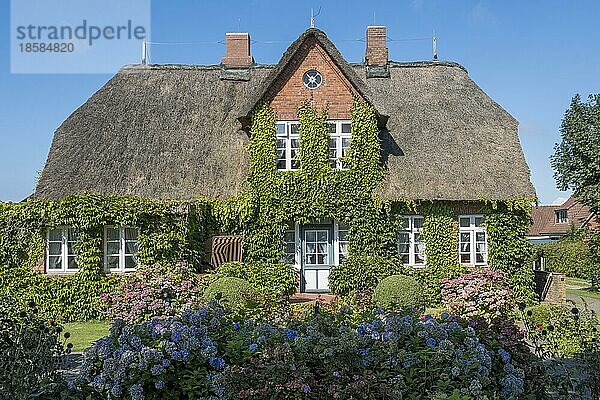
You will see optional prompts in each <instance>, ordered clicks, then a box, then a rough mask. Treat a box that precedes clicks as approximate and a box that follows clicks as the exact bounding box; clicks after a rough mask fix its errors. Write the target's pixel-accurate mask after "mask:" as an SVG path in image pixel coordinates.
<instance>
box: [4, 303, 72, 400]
mask: <svg viewBox="0 0 600 400" xmlns="http://www.w3.org/2000/svg"><path fill="white" fill-rule="evenodd" d="M0 304H1V305H2V306H0V398H2V399H9V398H12V399H14V398H16V399H26V398H29V396H30V395H32V394H33V393H35V392H37V391H38V390H39V389H40V388H41V387H42V386H44V385H46V384H50V383H51V382H53V381H55V380H57V379H58V377H59V375H58V371H59V368H60V366H61V365H62V355H63V354H64V352H65V347H64V344H65V343H64V342H63V341H62V338H61V332H62V328H61V326H60V325H58V324H57V323H56V322H53V321H48V320H46V319H45V318H41V317H40V316H39V315H38V309H37V307H36V305H35V303H33V302H30V303H29V304H28V305H27V306H25V307H22V306H21V305H20V304H19V303H18V302H17V301H16V300H15V299H14V298H9V297H0ZM62 337H64V338H65V339H68V338H69V334H68V333H64V335H62ZM71 347H72V345H71V344H68V345H67V350H68V349H70V348H71ZM68 351H70V350H68Z"/></svg>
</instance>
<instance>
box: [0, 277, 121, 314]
mask: <svg viewBox="0 0 600 400" xmlns="http://www.w3.org/2000/svg"><path fill="white" fill-rule="evenodd" d="M119 283H120V276H117V275H106V276H104V275H91V274H89V273H88V272H86V271H82V272H79V273H77V274H70V275H67V276H49V275H45V274H40V273H38V272H36V271H33V270H32V269H31V268H29V267H14V268H11V267H6V266H0V296H12V297H15V298H17V299H19V301H20V302H21V303H22V304H26V303H28V302H34V303H35V304H37V306H36V308H37V310H38V312H39V315H40V317H43V318H45V319H52V320H57V321H62V322H73V321H88V320H92V319H102V318H104V315H105V313H106V310H107V307H108V304H107V303H106V302H104V301H102V300H101V299H100V295H101V294H102V293H110V292H112V291H114V290H115V288H116V287H117V286H118V285H119Z"/></svg>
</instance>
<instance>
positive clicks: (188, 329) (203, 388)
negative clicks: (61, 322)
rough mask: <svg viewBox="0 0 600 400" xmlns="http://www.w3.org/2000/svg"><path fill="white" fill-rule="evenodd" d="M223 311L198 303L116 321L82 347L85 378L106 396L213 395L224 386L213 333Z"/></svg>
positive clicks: (137, 398) (134, 398)
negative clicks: (162, 315) (174, 313)
mask: <svg viewBox="0 0 600 400" xmlns="http://www.w3.org/2000/svg"><path fill="white" fill-rule="evenodd" d="M222 324H223V321H222V310H221V309H217V310H216V311H214V310H209V309H207V308H204V307H203V308H201V309H199V310H198V311H190V310H187V311H184V312H183V313H182V314H181V315H180V316H178V317H168V318H166V319H157V318H155V319H153V320H152V321H146V322H143V323H141V324H131V325H130V324H126V323H124V322H123V321H122V320H117V321H115V323H114V324H113V325H112V326H111V330H110V335H109V336H107V337H105V338H102V339H100V340H99V341H97V342H96V343H95V344H94V345H93V346H92V347H90V348H89V349H87V350H86V351H85V352H84V355H85V361H84V363H83V365H82V367H81V378H82V380H83V381H84V382H87V383H90V384H92V385H93V386H95V387H97V388H98V389H99V391H101V392H102V393H103V394H104V395H105V396H108V397H109V398H111V399H112V398H124V399H131V400H141V399H165V398H170V399H198V398H204V399H209V398H211V399H217V398H222V395H223V392H224V388H223V385H222V382H221V381H222V373H221V371H222V370H223V368H224V367H225V362H224V360H223V359H222V358H220V357H219V355H218V354H217V353H218V349H217V346H216V343H215V342H214V339H215V338H218V337H219V334H218V332H219V331H220V330H221V329H223V328H224V326H223V325H222Z"/></svg>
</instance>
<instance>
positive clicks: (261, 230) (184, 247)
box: [0, 99, 533, 320]
mask: <svg viewBox="0 0 600 400" xmlns="http://www.w3.org/2000/svg"><path fill="white" fill-rule="evenodd" d="M351 119H352V121H351V122H352V140H351V147H350V150H349V152H348V154H347V156H346V157H345V159H344V162H345V163H346V164H347V165H348V166H349V168H348V169H347V170H339V169H333V168H331V167H330V165H329V159H328V157H329V144H328V140H329V134H328V125H327V110H315V109H314V108H313V107H311V106H310V103H308V102H307V103H305V104H304V105H302V106H301V107H300V108H299V110H298V120H299V122H300V137H301V140H300V148H299V159H300V162H301V166H302V167H301V169H300V170H298V171H277V169H276V164H275V162H274V160H275V159H276V146H275V141H276V121H277V117H276V115H275V113H274V112H273V111H272V109H271V108H270V107H269V106H268V104H264V103H263V104H259V105H258V106H257V107H256V108H255V110H254V112H253V115H252V127H251V136H250V141H249V146H248V149H247V150H248V154H249V160H250V167H249V173H248V176H247V181H246V189H245V190H244V191H243V192H242V193H240V194H239V195H238V196H236V197H234V198H229V199H227V200H224V201H213V200H208V199H199V200H197V201H194V202H181V201H154V200H147V199H140V198H128V197H115V196H95V195H85V196H69V197H66V198H64V199H61V200H59V201H28V202H24V203H19V204H0V266H2V267H1V268H2V270H1V271H0V272H1V273H0V279H2V280H3V281H2V282H0V283H2V288H0V295H1V294H2V293H6V292H12V294H13V295H14V294H18V295H19V296H21V297H22V298H24V299H25V298H31V299H33V300H36V302H37V303H38V304H42V303H43V304H45V305H44V306H42V305H40V306H41V307H46V308H47V309H48V310H47V311H48V314H51V315H54V314H57V313H59V312H60V310H61V309H63V310H64V309H65V308H68V307H70V308H69V310H71V311H72V312H73V316H72V317H67V319H71V320H75V319H89V318H97V317H98V316H99V315H100V313H101V311H102V304H99V303H98V302H99V300H98V294H99V293H101V292H103V291H107V290H110V288H111V287H114V285H115V284H116V282H117V281H118V279H119V278H118V277H115V276H107V275H104V274H103V273H102V256H103V253H102V240H103V229H104V227H105V226H107V225H120V226H135V227H137V228H139V230H140V235H139V241H138V246H139V253H138V258H139V260H140V262H141V263H143V264H154V263H161V262H176V261H179V260H187V261H188V262H189V263H191V264H192V265H195V266H197V265H200V263H201V260H202V258H203V252H204V248H205V247H204V243H205V241H206V240H207V239H208V238H209V237H210V235H212V234H213V233H216V232H226V233H239V234H243V235H244V238H245V239H244V254H245V259H246V261H250V262H252V261H273V262H279V260H281V258H282V256H283V236H284V231H285V230H286V229H287V228H288V226H290V224H292V223H294V222H298V223H310V222H312V221H320V220H336V221H339V222H341V223H343V224H344V225H346V226H348V228H349V233H348V240H349V248H348V251H349V257H351V258H354V260H355V261H354V263H349V265H350V264H351V265H357V264H359V263H357V262H356V260H357V259H358V258H361V259H368V257H379V259H378V260H379V261H377V262H376V263H374V265H382V262H381V258H382V257H383V258H384V259H386V260H389V262H390V263H396V264H397V265H398V266H399V268H401V267H402V266H401V262H400V260H399V257H398V254H397V247H396V246H397V240H398V234H399V230H400V229H401V224H402V218H400V217H401V216H402V215H411V214H412V215H414V214H420V215H423V216H424V231H423V237H424V241H425V245H426V250H425V251H426V257H427V267H426V268H425V269H423V270H419V271H411V273H414V274H415V275H416V276H417V277H418V278H419V279H420V280H421V281H422V283H423V284H424V287H425V290H426V295H427V297H428V299H429V300H430V302H432V303H437V302H439V300H440V297H439V296H440V279H442V278H446V277H455V276H457V275H458V274H460V273H461V272H463V271H464V270H465V267H464V266H461V265H460V264H459V262H458V219H457V216H458V211H457V207H456V205H457V204H456V203H450V202H440V201H426V200H420V201H414V200H406V201H396V202H392V201H389V200H384V199H381V198H380V197H379V196H378V190H379V188H380V185H381V182H382V181H383V178H384V176H385V171H384V169H383V168H382V164H381V159H380V157H381V153H380V152H381V143H380V138H379V129H378V126H377V115H376V111H375V110H374V108H373V107H372V106H370V105H369V104H367V103H365V102H363V101H361V100H358V99H357V100H355V102H354V104H353V106H352V110H351ZM407 173H410V172H408V171H407ZM477 204H478V207H479V209H480V210H481V213H482V214H485V215H486V221H485V226H486V229H487V232H488V245H489V260H490V263H491V265H492V267H493V268H498V269H502V270H505V271H507V272H509V273H510V275H511V279H512V280H513V284H514V288H515V292H516V293H517V295H518V297H519V298H522V299H532V298H533V297H532V295H531V293H532V292H531V289H532V283H533V280H532V276H531V271H530V270H529V265H528V263H527V262H526V260H527V258H528V255H529V252H530V248H529V244H528V242H527V241H526V239H525V234H526V233H527V229H528V227H529V222H530V217H529V215H530V211H531V199H515V200H511V201H504V202H498V201H486V200H482V201H480V202H478V203H477ZM57 226H71V227H73V228H75V230H76V231H77V232H78V238H77V243H76V252H77V262H78V264H79V267H80V269H81V272H80V273H78V274H75V275H71V276H67V277H63V278H56V277H54V278H51V277H47V276H43V275H40V274H36V273H34V272H33V271H32V267H33V266H34V265H35V263H36V262H37V260H38V259H40V257H42V256H43V254H44V250H45V245H46V243H45V235H46V231H47V229H48V228H49V227H57ZM365 257H367V258H365ZM367 262H368V261H367ZM386 270H388V271H394V270H396V269H395V267H389V265H388V266H387V267H386ZM344 271H345V272H344V273H338V274H336V273H335V272H334V271H332V275H331V278H332V279H338V280H339V279H347V277H348V275H351V274H352V271H351V270H348V269H346V270H344ZM373 276H378V277H379V276H380V274H377V273H376V271H375V273H373ZM378 279H379V278H378ZM332 286H334V287H335V286H337V287H342V286H343V287H346V288H348V287H350V286H351V285H349V284H346V285H344V284H342V285H340V284H339V282H338V284H336V283H335V282H334V284H333V285H332ZM32 288H38V289H35V290H34V289H32ZM39 288H42V289H39ZM52 299H55V300H52Z"/></svg>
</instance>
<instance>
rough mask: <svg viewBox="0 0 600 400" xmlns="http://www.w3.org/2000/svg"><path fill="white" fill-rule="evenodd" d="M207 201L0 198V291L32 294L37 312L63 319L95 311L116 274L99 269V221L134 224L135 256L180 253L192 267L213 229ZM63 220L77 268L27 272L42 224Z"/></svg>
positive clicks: (176, 256)
mask: <svg viewBox="0 0 600 400" xmlns="http://www.w3.org/2000/svg"><path fill="white" fill-rule="evenodd" d="M211 208H212V203H211V202H210V201H208V200H205V199H201V200H198V201H194V202H181V201H156V200H148V199H141V198H134V197H117V196H100V195H78V196H67V197H65V198H63V199H61V200H58V201H26V202H22V203H18V204H11V203H0V294H10V295H12V296H17V297H19V298H20V299H21V300H26V299H29V300H34V301H35V302H36V303H37V304H38V307H39V308H40V310H41V311H42V312H43V313H44V315H46V316H48V317H51V318H61V319H66V320H85V319H90V318H99V317H101V315H102V311H103V307H104V305H103V304H102V303H101V301H100V299H99V295H100V294H101V293H103V292H106V291H110V290H112V288H114V287H115V286H116V285H117V284H118V281H119V277H118V276H117V275H114V274H113V275H105V274H104V273H103V249H102V245H103V237H104V227H105V226H108V225H114V226H134V227H137V228H138V229H139V231H140V234H139V238H138V247H139V252H138V254H137V256H138V259H139V260H140V263H142V264H147V265H148V264H149V265H151V264H155V263H165V262H174V261H177V260H187V261H188V262H190V263H192V264H193V265H197V266H199V264H200V260H201V258H202V257H203V252H204V250H203V244H204V242H205V241H206V239H207V238H208V235H209V234H210V233H211V231H212V230H213V229H214V225H215V224H214V221H213V218H212V213H211ZM60 226H69V227H71V228H73V229H74V231H75V232H76V234H77V239H76V243H75V253H76V255H77V257H76V260H77V264H78V268H79V273H77V274H69V275H68V276H63V277H56V276H52V277H51V276H45V275H40V274H39V273H37V272H34V270H33V269H34V267H35V266H36V264H37V263H38V261H40V260H43V257H44V252H45V248H46V232H47V230H48V229H49V228H55V227H60Z"/></svg>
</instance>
